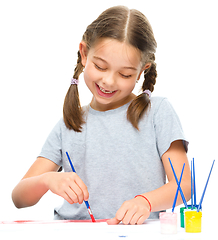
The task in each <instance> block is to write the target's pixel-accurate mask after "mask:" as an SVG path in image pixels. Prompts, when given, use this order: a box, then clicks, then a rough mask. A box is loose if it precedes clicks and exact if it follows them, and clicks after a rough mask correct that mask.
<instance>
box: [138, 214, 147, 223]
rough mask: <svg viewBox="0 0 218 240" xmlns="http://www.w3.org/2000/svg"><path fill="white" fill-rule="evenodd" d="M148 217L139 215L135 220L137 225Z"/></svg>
mask: <svg viewBox="0 0 218 240" xmlns="http://www.w3.org/2000/svg"><path fill="white" fill-rule="evenodd" d="M147 218H148V217H147V216H146V215H143V216H141V217H140V218H139V219H138V221H137V225H140V224H142V223H144V221H145V220H146V219H147Z"/></svg>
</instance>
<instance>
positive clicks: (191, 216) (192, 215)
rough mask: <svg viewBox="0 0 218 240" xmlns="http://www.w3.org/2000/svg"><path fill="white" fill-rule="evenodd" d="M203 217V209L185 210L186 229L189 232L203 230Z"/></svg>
mask: <svg viewBox="0 0 218 240" xmlns="http://www.w3.org/2000/svg"><path fill="white" fill-rule="evenodd" d="M201 217H202V212H201V211H199V212H197V211H196V210H185V231H186V232H188V233H199V232H201Z"/></svg>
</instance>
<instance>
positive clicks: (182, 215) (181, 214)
mask: <svg viewBox="0 0 218 240" xmlns="http://www.w3.org/2000/svg"><path fill="white" fill-rule="evenodd" d="M197 207H198V205H197ZM197 207H193V209H197ZM191 208H192V206H191V205H188V209H191ZM185 209H186V208H185V207H181V208H180V223H181V227H182V228H184V227H185V220H184V219H185V218H184V210H185Z"/></svg>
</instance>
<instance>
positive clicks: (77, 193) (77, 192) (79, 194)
mask: <svg viewBox="0 0 218 240" xmlns="http://www.w3.org/2000/svg"><path fill="white" fill-rule="evenodd" d="M69 187H70V190H71V191H72V192H69V194H70V197H72V200H73V201H74V202H75V203H77V202H79V203H80V204H81V203H82V202H83V200H84V194H83V190H82V189H81V188H80V187H79V186H78V185H77V183H76V182H72V183H71V184H70V186H69Z"/></svg>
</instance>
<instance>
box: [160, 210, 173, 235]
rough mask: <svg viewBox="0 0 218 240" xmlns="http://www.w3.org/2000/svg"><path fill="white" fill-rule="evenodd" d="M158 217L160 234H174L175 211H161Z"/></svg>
mask: <svg viewBox="0 0 218 240" xmlns="http://www.w3.org/2000/svg"><path fill="white" fill-rule="evenodd" d="M159 217H160V224H161V233H162V234H176V233H177V213H173V212H161V213H160V215H159Z"/></svg>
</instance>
